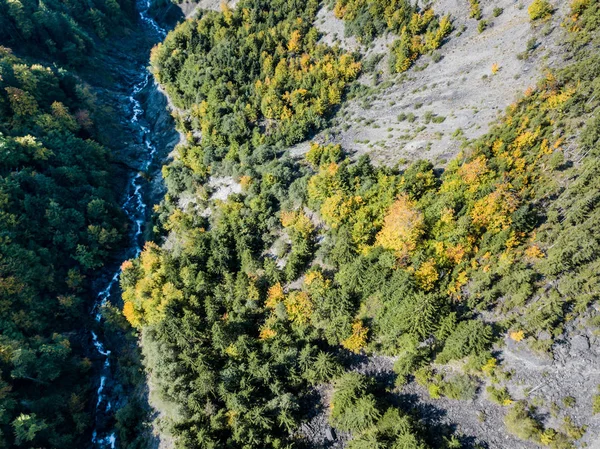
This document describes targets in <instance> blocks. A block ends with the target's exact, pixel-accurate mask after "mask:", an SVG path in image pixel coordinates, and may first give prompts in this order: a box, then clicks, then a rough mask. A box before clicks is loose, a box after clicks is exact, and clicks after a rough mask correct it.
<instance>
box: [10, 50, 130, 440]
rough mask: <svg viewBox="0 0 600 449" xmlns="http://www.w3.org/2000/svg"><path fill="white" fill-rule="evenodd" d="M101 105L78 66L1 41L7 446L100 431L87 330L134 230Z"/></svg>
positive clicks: (80, 435)
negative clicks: (71, 68)
mask: <svg viewBox="0 0 600 449" xmlns="http://www.w3.org/2000/svg"><path fill="white" fill-rule="evenodd" d="M95 115H96V104H95V100H94V97H93V95H92V93H91V92H90V90H89V88H88V86H86V85H84V84H82V83H81V82H80V81H79V80H78V79H77V78H76V77H75V76H73V75H72V74H70V73H69V72H67V71H65V70H61V69H56V68H50V67H46V66H43V65H40V64H32V63H30V62H29V61H26V60H23V59H19V58H17V57H16V56H14V55H13V54H12V51H11V50H10V49H8V48H6V47H0V198H1V201H0V229H1V230H2V236H1V239H0V292H1V293H0V298H1V299H0V304H2V306H1V308H2V314H1V315H0V316H1V318H0V329H1V332H0V334H1V335H2V336H1V337H0V348H1V352H2V357H1V359H0V375H1V384H2V387H1V389H0V391H1V394H0V403H1V405H0V409H1V410H2V414H1V418H0V447H6V448H8V447H23V448H25V447H27V448H29V447H57V448H58V447H61V448H70V447H72V448H80V447H82V445H84V444H85V443H83V442H82V441H83V440H82V439H83V438H85V437H86V435H88V431H89V426H90V424H91V414H90V410H89V406H88V404H89V402H88V401H89V399H90V398H91V397H92V396H93V390H92V389H91V385H90V375H91V372H90V370H91V362H90V360H88V359H87V358H85V357H84V356H83V353H84V348H83V347H82V338H81V335H78V334H77V329H81V328H82V326H83V324H84V323H86V322H87V320H88V317H89V305H90V302H89V296H90V279H92V278H93V276H94V272H95V271H96V270H97V269H98V268H99V267H101V266H102V264H103V262H104V261H105V260H106V258H107V256H108V255H109V254H110V253H111V252H112V251H114V250H115V249H116V248H118V247H119V246H120V245H122V243H123V236H124V231H125V228H124V217H123V215H122V213H121V212H120V209H119V206H118V204H117V198H116V197H115V194H114V191H113V189H112V187H113V185H112V170H111V168H110V163H109V161H110V155H109V152H108V150H107V149H106V148H104V147H103V146H102V145H101V144H99V143H98V142H97V141H96V140H94V139H95V138H96V137H97V136H96V128H95V125H94V118H95ZM86 338H87V336H86Z"/></svg>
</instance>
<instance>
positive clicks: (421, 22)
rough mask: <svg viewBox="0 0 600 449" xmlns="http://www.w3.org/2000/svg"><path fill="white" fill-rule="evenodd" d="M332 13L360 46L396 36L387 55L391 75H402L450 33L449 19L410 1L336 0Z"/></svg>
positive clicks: (442, 41)
mask: <svg viewBox="0 0 600 449" xmlns="http://www.w3.org/2000/svg"><path fill="white" fill-rule="evenodd" d="M333 12H334V14H335V15H336V17H338V18H340V19H343V20H344V21H345V28H346V34H348V35H351V36H356V38H357V39H358V41H359V42H361V43H363V44H369V43H371V42H372V41H373V40H374V39H375V38H376V37H379V36H381V35H383V34H385V33H388V32H390V33H393V34H396V35H398V36H399V37H398V39H396V40H395V41H394V43H393V44H392V48H391V53H390V60H389V66H390V70H391V71H392V72H400V73H401V72H405V71H406V70H408V69H409V68H410V67H411V66H412V64H413V63H414V62H415V61H416V59H417V58H418V57H419V56H420V55H422V54H426V53H431V52H432V51H433V50H436V49H437V48H439V47H440V46H441V45H442V44H443V43H444V40H445V39H446V38H447V37H448V35H449V34H450V33H451V32H452V21H451V18H450V16H444V17H442V18H440V17H439V16H437V15H436V14H435V13H434V10H433V8H431V6H427V7H425V8H419V7H418V6H417V2H414V3H413V2H412V1H411V0H367V1H365V0H336V1H335V3H334V7H333Z"/></svg>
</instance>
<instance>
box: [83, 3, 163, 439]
mask: <svg viewBox="0 0 600 449" xmlns="http://www.w3.org/2000/svg"><path fill="white" fill-rule="evenodd" d="M149 8H150V0H141V1H138V12H139V15H140V19H141V21H142V24H143V26H145V27H146V28H148V31H149V33H152V34H153V35H156V37H157V38H158V39H160V40H162V39H164V37H165V36H166V34H167V32H166V31H165V30H164V29H163V28H161V27H160V26H159V25H158V24H157V23H156V21H155V20H154V19H152V17H150V15H149V14H148V10H149ZM152 82H153V80H152V76H151V74H150V73H149V72H148V70H147V69H146V67H145V66H142V67H140V79H139V81H138V82H137V83H136V84H135V85H133V87H132V90H131V94H130V95H129V97H128V100H129V104H130V111H131V124H132V125H133V127H134V128H137V130H138V134H139V136H140V139H141V145H142V150H143V160H144V161H143V163H142V164H141V166H140V167H139V171H138V173H136V174H135V175H134V176H132V177H131V179H130V180H129V182H128V184H127V193H126V197H125V200H124V202H123V205H122V208H123V211H124V212H125V214H126V215H127V217H128V218H129V220H130V221H131V222H132V223H133V225H134V228H133V232H132V234H131V239H130V250H129V251H128V252H127V254H126V255H125V256H126V259H129V258H132V257H137V256H138V255H139V254H140V252H141V249H142V246H143V244H144V242H143V237H142V232H143V227H144V223H145V222H146V213H147V209H148V204H146V200H145V198H144V195H143V193H142V187H143V185H144V182H145V180H144V178H143V176H142V173H143V172H146V171H147V170H148V169H149V168H150V165H151V164H152V162H154V159H155V157H156V155H157V152H158V149H157V147H156V145H155V144H154V143H153V141H152V139H151V130H150V128H149V127H148V126H146V125H145V124H144V122H143V121H142V120H143V115H144V108H143V106H142V103H141V101H140V99H139V96H140V93H141V92H142V90H144V89H145V88H147V87H148V86H150V84H151V83H152ZM120 274H121V269H120V268H119V269H117V270H116V271H115V273H114V274H113V275H112V277H111V278H110V280H109V281H108V283H107V285H106V287H105V288H104V289H103V290H102V291H100V292H99V293H98V296H97V298H96V302H95V304H94V308H93V310H92V313H93V314H94V318H95V320H96V321H97V322H98V323H101V322H102V307H103V306H104V305H105V304H106V303H107V302H108V301H109V300H110V297H111V294H112V292H113V291H114V289H115V287H116V285H117V283H118V281H119V275H120ZM91 334H92V341H93V343H94V347H95V348H96V351H97V352H98V354H99V355H100V356H101V357H102V358H104V363H103V366H102V371H101V373H100V385H99V386H98V391H97V400H96V424H95V426H94V431H93V434H92V445H93V446H94V447H95V448H111V449H114V448H115V447H116V443H117V437H116V435H115V432H114V431H113V430H112V429H100V428H99V427H101V426H99V424H98V416H99V415H100V414H102V415H106V414H107V413H109V412H110V411H111V409H112V406H113V405H112V404H111V402H110V399H108V398H107V395H106V392H105V389H106V386H107V385H108V384H110V383H111V380H112V371H111V360H110V351H109V350H107V349H106V347H105V344H104V342H103V340H102V338H101V337H100V336H98V335H97V334H96V333H95V332H94V331H92V332H91Z"/></svg>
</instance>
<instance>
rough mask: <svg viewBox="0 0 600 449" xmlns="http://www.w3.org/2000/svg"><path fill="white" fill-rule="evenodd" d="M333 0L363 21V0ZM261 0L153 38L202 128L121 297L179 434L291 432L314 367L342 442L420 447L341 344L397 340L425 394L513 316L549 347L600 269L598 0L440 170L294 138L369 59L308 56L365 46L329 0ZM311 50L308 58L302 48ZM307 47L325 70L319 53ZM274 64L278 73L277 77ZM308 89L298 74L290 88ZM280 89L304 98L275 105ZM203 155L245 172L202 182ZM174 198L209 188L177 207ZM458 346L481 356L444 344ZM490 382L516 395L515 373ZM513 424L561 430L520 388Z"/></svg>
mask: <svg viewBox="0 0 600 449" xmlns="http://www.w3.org/2000/svg"><path fill="white" fill-rule="evenodd" d="M367 3H369V2H367ZM339 4H341V5H342V7H341V9H340V7H338V8H337V12H338V14H342V15H343V16H344V18H345V19H346V20H347V21H348V22H349V23H351V22H352V21H353V20H355V18H353V16H352V13H353V10H352V8H355V10H356V11H359V10H360V11H363V10H362V9H361V8H364V4H365V2H362V3H359V2H339ZM369 4H370V3H369ZM394 4H395V5H399V3H394ZM264 5H266V3H265V2H262V1H257V2H250V1H248V0H246V1H244V2H242V3H240V5H238V7H237V9H236V10H235V11H230V10H228V9H227V8H225V9H224V11H222V12H221V13H217V12H206V13H202V15H201V17H200V18H199V19H196V20H193V21H189V22H186V23H185V24H182V25H180V26H179V27H178V28H177V29H176V30H175V31H174V32H172V33H171V35H170V36H169V37H168V38H167V40H166V42H165V43H164V44H162V45H161V46H159V47H158V48H157V49H156V50H155V52H154V55H153V64H154V70H155V75H156V77H157V79H158V80H159V81H160V82H161V83H162V84H163V85H164V86H166V88H167V90H168V92H169V94H170V95H171V96H172V98H173V100H174V101H175V103H176V105H177V106H178V107H180V108H182V110H181V111H180V112H179V113H178V114H179V126H180V128H181V129H182V130H183V131H185V132H187V136H188V141H187V142H186V144H185V145H183V146H181V148H180V150H179V155H178V160H176V161H174V162H172V163H170V164H169V165H168V167H167V168H166V169H165V170H164V173H165V179H166V184H167V186H168V188H169V192H168V194H167V196H166V198H165V201H164V202H163V204H161V206H160V207H158V208H157V213H158V217H159V218H158V220H159V225H158V226H157V228H158V229H159V232H160V233H161V235H159V236H157V238H159V237H165V238H166V242H167V243H168V244H165V245H163V247H159V246H158V245H148V247H147V248H146V249H145V251H144V253H143V254H142V255H141V256H140V257H139V258H138V259H137V260H135V261H133V262H132V263H131V265H130V266H127V267H126V269H125V270H124V273H123V276H122V280H121V282H122V287H123V289H124V298H125V299H126V300H127V302H126V303H125V304H126V305H125V311H124V313H125V314H126V316H127V318H128V319H129V321H130V322H131V323H132V324H133V325H134V326H136V327H137V328H138V329H140V330H141V332H142V335H143V338H144V351H145V352H146V359H145V360H146V361H145V363H146V365H147V367H148V369H149V370H150V371H151V372H152V374H153V376H154V377H153V378H154V379H156V381H157V385H158V389H159V391H160V392H161V394H162V395H163V396H164V397H165V398H166V399H167V400H168V401H171V402H172V403H174V404H175V405H176V406H177V408H178V409H179V410H180V413H179V414H177V415H176V416H174V418H173V420H172V423H171V426H170V427H171V431H172V432H173V433H174V434H175V435H176V436H177V439H178V444H179V446H180V447H189V448H194V447H211V446H212V447H225V446H227V447H245V448H252V447H256V448H270V447H273V448H275V447H285V446H292V445H294V444H296V443H297V440H295V439H294V435H297V434H298V430H299V428H300V425H301V423H303V422H305V421H306V420H308V419H310V416H311V415H310V411H312V410H307V407H305V406H304V404H306V403H307V402H308V401H309V400H310V397H309V395H308V392H309V388H310V386H311V385H315V384H319V383H322V382H333V384H334V394H333V398H332V409H331V414H330V417H331V423H332V425H334V426H335V427H336V428H338V429H340V430H343V431H348V432H351V433H352V438H353V439H352V441H351V443H349V446H350V447H354V448H362V447H393V446H394V445H397V446H399V447H423V443H422V439H421V438H420V436H419V435H420V434H419V432H418V429H416V428H415V427H412V425H410V421H411V420H410V418H409V417H408V416H406V415H404V414H402V413H401V412H400V411H399V410H397V409H396V408H395V407H394V406H393V405H392V403H391V402H390V401H387V396H386V392H385V387H382V386H380V385H377V384H376V382H375V380H373V379H372V378H368V377H366V376H362V375H359V374H356V373H352V372H347V371H348V368H349V366H348V364H349V363H351V362H348V363H347V365H346V366H344V365H343V364H342V363H341V361H343V360H355V359H356V358H358V357H361V356H363V355H364V354H367V355H368V354H370V353H377V354H385V355H392V356H396V357H398V358H397V362H396V363H395V366H394V369H395V371H396V373H397V374H398V380H397V385H399V386H401V385H402V384H403V383H404V382H406V381H407V380H408V379H410V378H411V376H414V377H415V379H416V380H417V382H420V383H421V384H423V385H424V386H426V388H427V389H428V391H429V392H430V395H431V396H432V397H441V396H443V395H446V396H448V397H451V398H457V399H467V398H470V397H473V395H474V394H475V392H476V389H477V386H478V381H477V379H476V378H475V377H471V376H470V375H473V376H475V375H477V376H489V377H490V378H491V379H492V381H496V380H497V377H498V376H499V375H500V370H499V368H498V366H497V361H496V358H494V357H493V356H492V354H491V352H490V351H492V349H493V345H494V343H495V341H496V340H497V339H498V337H499V336H504V335H506V333H507V332H508V331H509V330H510V329H518V332H517V333H516V334H515V337H516V338H515V340H518V339H521V337H524V336H527V339H526V340H523V342H524V343H523V344H525V342H526V343H528V344H531V345H533V346H534V347H535V348H536V349H542V350H543V349H545V348H548V347H549V346H550V345H552V343H553V338H555V337H558V336H560V335H561V333H562V331H563V329H562V324H563V323H564V322H565V321H566V320H567V319H572V318H574V317H576V316H577V314H585V313H588V309H589V307H590V305H591V304H593V302H594V301H595V300H596V293H595V292H597V288H596V284H597V281H598V278H597V274H596V273H597V272H598V261H597V257H596V255H597V254H598V251H597V247H598V245H599V243H598V242H597V241H596V240H597V239H596V238H595V235H596V234H597V233H596V234H595V233H594V229H596V228H597V226H598V224H599V223H598V214H597V213H596V204H597V201H596V196H597V195H596V191H597V190H598V189H597V181H596V180H597V179H598V176H597V174H598V167H597V165H598V164H597V156H598V154H597V153H598V149H599V147H598V138H599V137H600V136H599V134H598V131H597V130H598V119H597V118H595V117H594V116H593V115H592V112H593V111H594V110H595V108H597V106H598V102H599V100H598V99H599V98H600V92H597V90H598V85H597V83H596V82H594V80H595V78H596V74H597V73H598V67H600V58H598V56H597V54H595V53H594V52H593V51H592V48H593V46H589V45H586V44H587V43H589V42H590V41H591V40H592V39H593V34H592V30H593V29H594V26H595V25H594V24H595V23H596V20H595V18H597V16H598V11H597V9H595V8H593V7H592V6H590V5H588V6H587V7H585V8H583V9H579V4H578V5H577V8H578V9H577V18H576V21H575V22H574V25H572V26H571V27H570V28H571V29H572V30H571V32H570V33H571V34H569V43H568V44H567V45H570V46H571V48H573V49H577V50H574V59H573V61H572V63H571V65H570V66H567V67H565V69H563V70H560V71H557V72H555V73H549V74H547V75H546V77H545V78H544V79H543V80H541V81H540V83H539V84H538V86H537V87H536V88H532V89H529V90H528V91H527V92H526V93H525V94H524V95H523V96H522V98H520V99H519V100H518V101H517V102H515V103H514V104H513V105H511V106H510V107H509V108H508V109H507V111H506V113H505V114H504V116H503V118H502V119H501V120H500V121H499V122H498V123H497V124H496V125H495V126H493V127H492V129H491V130H490V131H489V132H488V133H487V134H486V135H484V136H482V137H481V138H480V139H478V140H476V141H473V142H469V143H468V144H466V145H465V148H464V151H463V152H462V153H461V154H459V155H458V156H457V157H456V158H455V159H454V160H453V161H451V162H450V163H449V164H448V165H447V166H446V167H445V170H444V172H443V173H440V172H439V171H434V170H433V166H432V165H431V164H430V163H427V162H423V161H420V162H415V163H414V164H413V165H412V166H410V167H409V168H407V169H406V170H404V171H399V170H396V169H391V168H389V167H376V166H373V165H372V164H371V163H370V162H369V160H368V158H366V157H361V158H358V159H357V160H351V159H350V158H349V157H347V156H346V155H344V154H343V151H342V149H341V148H340V147H339V146H336V145H319V144H311V145H310V149H309V151H308V153H307V155H306V157H305V160H300V161H299V160H292V159H290V158H289V156H288V154H287V153H286V152H285V151H284V150H283V148H284V146H285V145H286V144H289V143H291V142H296V141H298V140H301V139H304V138H306V137H307V136H308V135H309V133H310V131H311V130H314V129H317V128H319V127H320V126H322V124H323V122H322V121H321V120H320V119H319V120H316V119H315V121H312V119H313V118H315V117H316V116H315V114H312V112H314V111H316V110H315V109H312V108H313V107H314V106H315V105H316V104H317V103H316V101H317V100H316V99H317V98H321V99H322V103H323V105H325V109H324V110H323V115H319V117H324V116H325V114H326V113H327V112H330V111H333V108H334V106H335V104H337V102H338V101H339V100H338V96H337V94H336V93H334V94H333V95H331V97H330V96H329V93H326V92H325V90H326V89H325V88H324V86H326V88H329V87H331V86H332V85H334V84H336V82H337V81H339V82H340V83H339V84H337V86H338V87H339V89H338V91H339V92H343V90H344V88H345V86H346V84H347V83H349V82H350V81H351V80H352V79H353V78H354V76H355V74H352V75H351V74H347V75H348V76H346V77H345V78H343V80H342V81H343V82H342V81H340V79H339V73H338V72H336V70H342V71H343V67H341V66H340V67H337V68H336V67H332V69H331V70H333V71H330V70H329V69H326V68H325V67H323V68H322V69H323V70H322V71H321V69H320V68H319V63H318V61H317V60H316V58H318V57H322V58H327V57H330V58H331V59H330V62H331V64H332V65H334V62H333V60H334V59H335V57H339V60H340V61H341V60H342V58H344V57H347V58H349V59H347V62H348V64H350V65H349V66H344V67H350V66H351V65H352V64H355V62H354V60H353V59H352V58H351V57H350V56H348V55H343V54H341V53H340V50H335V49H329V48H326V47H325V46H321V45H320V44H316V37H317V36H316V34H315V33H316V31H313V28H312V27H311V26H309V25H308V24H309V23H312V21H313V19H314V14H315V11H316V8H317V5H316V4H314V3H312V2H309V3H308V4H307V5H305V6H306V8H304V9H302V8H300V6H299V5H297V4H296V3H295V2H292V1H288V2H276V3H275V6H277V7H276V8H267V7H263V6H264ZM344 7H347V9H346V10H343V8H344ZM373 11H374V12H375V13H376V12H377V8H375V9H373ZM371 13H372V11H371V12H369V11H368V12H367V15H368V17H371V16H370V15H369V14H371ZM361 14H362V13H361ZM411 14H412V12H411ZM421 14H422V15H421V16H419V17H420V18H419V19H418V20H425V18H426V12H425V11H424V12H422V13H421ZM427 14H428V15H430V14H432V13H427ZM361 17H362V16H361ZM373 17H374V16H373ZM427 17H428V16H427ZM298 18H301V19H302V20H298ZM356 20H359V16H358V15H357V16H356ZM360 20H361V21H362V19H360ZM398 20H400V16H399V17H398ZM415 20H416V21H418V20H417V19H415ZM431 20H432V21H433V20H434V19H433V18H431ZM371 22H372V23H373V24H374V25H377V21H376V20H371ZM356 23H357V24H358V23H359V22H356ZM361 23H362V22H361ZM398 23H400V22H398ZM387 26H388V24H387V22H386V23H384V24H383V25H382V27H387ZM405 26H407V25H405ZM427 26H429V25H427ZM383 31H385V28H383ZM383 31H382V32H383ZM400 31H401V30H400ZM405 38H406V36H405ZM263 48H264V49H266V50H264V52H263V51H262V49H263ZM238 50H239V51H238ZM305 53H306V55H307V56H306V57H307V58H308V59H306V58H305V60H306V61H309V62H310V61H312V62H310V64H309V66H308V67H305V68H304V69H302V70H301V69H299V68H298V67H302V58H303V57H304V56H302V55H304V54H305ZM319 55H320V56H319ZM275 56H276V57H275ZM270 58H271V59H270ZM298 58H299V60H298ZM297 64H300V66H298V65H297ZM311 64H312V67H313V69H312V70H316V71H317V72H314V73H313V74H312V75H306V74H307V73H311V72H310V71H311V68H310V67H311ZM278 67H279V69H278ZM290 67H291V68H290ZM278 73H279V74H286V77H283V75H282V76H281V79H280V80H278V81H277V82H276V83H275V85H276V87H277V89H276V90H275V91H271V90H270V89H271V87H272V86H273V83H274V80H275V79H276V78H277V76H278ZM317 73H318V75H319V76H318V77H317V76H316V74H317ZM336 73H338V74H337V75H336ZM290 74H291V75H293V76H287V75H290ZM313 75H315V76H314V77H313ZM330 75H331V78H329V76H330ZM305 76H307V78H305ZM336 77H337V78H336ZM317 78H318V79H317ZM267 80H268V81H267ZM277 83H281V84H277ZM286 83H287V84H286ZM297 89H306V93H305V94H303V95H300V97H299V98H298V99H297V100H298V103H296V104H298V105H301V107H299V108H297V109H294V108H292V107H290V104H292V103H291V102H292V95H291V93H292V92H294V91H295V90H297ZM288 93H289V95H288ZM596 94H598V95H596ZM326 97H327V98H326ZM294 98H295V97H294ZM307 98H308V102H307V103H305V102H303V101H304V100H303V99H307ZM265 99H267V100H265ZM22 100H23V101H22V102H20V104H21V105H22V108H23V111H24V113H25V114H27V111H28V110H30V109H31V104H30V102H29V101H28V99H27V98H22ZM276 100H279V101H280V102H281V103H277V101H276ZM288 101H289V102H290V104H288V103H286V102H288ZM277 105H279V106H281V108H278V107H277ZM292 106H293V105H292ZM284 107H287V108H288V110H289V111H290V112H291V115H289V114H288V112H286V114H285V116H282V115H281V114H279V115H278V114H277V113H275V112H278V113H281V112H282V111H283V110H284ZM311 111H312V112H311ZM305 119H307V120H308V121H304V120H305ZM584 119H585V120H587V121H588V122H587V123H584V122H583V121H584ZM296 125H298V127H296ZM574 129H578V131H577V135H579V136H580V137H579V138H578V139H579V140H576V139H575V138H574V136H575V135H576V133H575V132H574ZM296 131H298V132H296ZM199 135H201V138H200V137H199ZM556 154H562V155H563V158H562V159H561V158H560V157H558V156H556ZM209 175H210V176H215V175H227V176H231V177H232V178H234V179H236V180H238V179H239V180H240V181H242V180H244V181H243V183H244V187H243V189H242V191H241V193H239V194H231V195H230V196H229V197H228V198H226V199H218V200H217V199H210V198H208V196H207V195H206V191H207V188H206V181H207V177H208V176H209ZM248 180H251V181H248ZM182 198H193V199H194V201H195V205H196V206H197V210H193V209H194V208H191V207H190V208H188V209H186V210H185V211H183V210H181V208H180V199H182ZM198 211H204V212H202V213H199V212H198ZM157 241H158V240H157ZM274 242H279V243H281V242H283V243H284V244H283V245H281V248H283V250H281V249H278V246H277V245H274ZM288 245H289V248H290V250H289V251H287V250H286V248H287V247H288ZM303 274H304V276H302V275H303ZM482 312H485V313H482ZM483 317H490V320H489V322H493V323H495V324H494V325H491V324H489V323H488V320H487V318H486V319H484V318H483ZM521 333H522V335H521ZM542 333H550V334H551V336H552V337H553V338H550V339H544V340H542V339H541V338H540V339H539V340H538V337H539V336H541V334H542ZM351 352H361V353H362V355H361V356H355V355H352V354H351ZM340 355H344V356H346V357H338V356H340ZM459 359H463V360H464V362H465V364H464V366H465V372H468V373H470V375H467V374H454V375H449V374H446V373H448V371H449V370H448V367H444V366H439V365H435V364H434V365H432V364H433V363H437V364H447V363H449V362H451V361H452V360H459ZM454 365H457V364H455V363H453V364H452V366H454ZM432 366H434V367H435V368H432ZM344 371H346V372H345V373H343V372H344ZM488 394H489V395H490V396H491V397H492V398H493V399H492V400H494V399H495V400H498V401H499V402H502V404H503V405H509V401H510V397H508V392H507V390H503V388H502V387H496V386H494V387H493V389H490V390H489V391H488ZM396 424H397V426H396ZM506 424H507V427H508V428H509V430H511V431H512V432H514V433H515V434H517V435H518V436H519V437H522V438H526V439H531V440H532V441H535V442H542V441H543V442H545V444H552V445H555V447H560V446H559V444H563V443H564V442H565V440H564V438H565V434H564V433H561V432H557V431H554V430H552V429H543V428H542V426H541V425H540V424H539V423H538V422H537V421H536V419H535V418H534V415H533V413H532V412H531V411H529V410H528V409H527V407H526V406H525V405H524V404H521V403H517V404H515V405H514V407H512V408H511V409H510V410H509V411H508V412H507V416H506ZM394 426H396V427H394ZM390 429H391V430H390ZM449 441H452V440H449ZM445 444H446V443H445ZM447 444H448V445H450V443H447ZM452 444H453V445H454V446H453V447H456V440H454V442H452ZM378 445H379V446H378ZM402 445H404V446H402ZM434 447H443V445H442V443H439V444H437V445H435V446H434ZM563 447H565V446H564V444H563Z"/></svg>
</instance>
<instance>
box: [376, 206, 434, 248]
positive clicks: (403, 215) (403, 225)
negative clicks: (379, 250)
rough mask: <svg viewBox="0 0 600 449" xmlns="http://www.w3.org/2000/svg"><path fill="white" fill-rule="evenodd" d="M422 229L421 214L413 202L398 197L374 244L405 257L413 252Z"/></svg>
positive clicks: (423, 222)
mask: <svg viewBox="0 0 600 449" xmlns="http://www.w3.org/2000/svg"><path fill="white" fill-rule="evenodd" d="M424 227H425V221H424V219H423V213H422V212H421V211H420V210H418V209H417V208H416V207H415V202H414V201H412V200H411V199H410V198H409V197H408V196H407V195H405V194H402V195H399V196H398V199H397V200H396V201H395V202H394V203H393V204H392V206H391V207H390V209H389V210H388V212H387V214H386V216H385V218H384V223H383V228H381V231H379V233H378V234H377V240H376V244H377V245H379V246H382V247H384V248H386V249H391V250H394V251H395V252H396V255H397V256H398V257H405V256H407V255H408V254H409V253H410V252H412V251H414V250H415V248H416V246H417V243H418V242H419V240H420V238H421V236H422V235H423V233H424Z"/></svg>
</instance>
